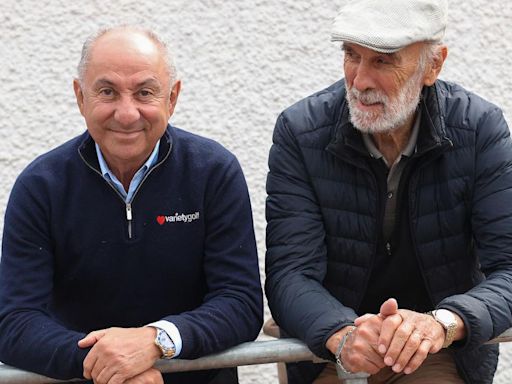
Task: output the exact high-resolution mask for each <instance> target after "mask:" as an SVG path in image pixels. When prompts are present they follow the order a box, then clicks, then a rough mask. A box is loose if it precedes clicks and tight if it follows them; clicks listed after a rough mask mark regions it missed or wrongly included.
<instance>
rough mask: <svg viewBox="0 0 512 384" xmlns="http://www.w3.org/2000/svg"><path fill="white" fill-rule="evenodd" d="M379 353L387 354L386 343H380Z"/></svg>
mask: <svg viewBox="0 0 512 384" xmlns="http://www.w3.org/2000/svg"><path fill="white" fill-rule="evenodd" d="M379 353H381V354H385V353H386V347H385V346H384V344H381V345H379Z"/></svg>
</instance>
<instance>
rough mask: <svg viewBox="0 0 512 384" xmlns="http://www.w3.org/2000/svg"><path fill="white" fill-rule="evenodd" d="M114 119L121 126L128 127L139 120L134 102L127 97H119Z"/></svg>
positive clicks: (138, 112) (138, 113)
mask: <svg viewBox="0 0 512 384" xmlns="http://www.w3.org/2000/svg"><path fill="white" fill-rule="evenodd" d="M114 119H115V120H116V121H117V122H118V123H120V124H121V125H123V126H129V125H131V124H133V123H135V122H137V121H138V120H139V119H140V111H139V109H138V107H137V104H136V102H135V100H133V99H132V98H131V97H129V96H123V97H121V98H120V99H119V100H118V102H117V105H116V110H115V112H114Z"/></svg>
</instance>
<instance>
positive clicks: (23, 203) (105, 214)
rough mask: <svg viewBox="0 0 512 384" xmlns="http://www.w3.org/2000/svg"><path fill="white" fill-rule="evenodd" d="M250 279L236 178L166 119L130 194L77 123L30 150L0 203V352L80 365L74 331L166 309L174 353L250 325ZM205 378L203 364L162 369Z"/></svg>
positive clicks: (254, 310)
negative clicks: (70, 134) (105, 170)
mask: <svg viewBox="0 0 512 384" xmlns="http://www.w3.org/2000/svg"><path fill="white" fill-rule="evenodd" d="M262 312H263V311H262V292H261V285H260V279H259V271H258V259H257V254H256V245H255V239H254V230H253V223H252V214H251V207H250V201H249V195H248V191H247V186H246V182H245V179H244V176H243V174H242V171H241V168H240V166H239V164H238V161H237V160H236V158H235V157H234V156H233V155H232V154H231V153H229V152H228V151H227V150H226V149H224V148H223V147H222V146H220V145H219V144H217V143H216V142H214V141H212V140H208V139H205V138H202V137H199V136H196V135H193V134H191V133H187V132H185V131H182V130H180V129H177V128H174V127H171V126H168V127H167V131H166V132H165V134H164V136H163V137H162V140H161V149H160V154H159V158H158V161H157V163H156V164H155V166H154V167H153V168H152V169H151V170H150V171H149V172H148V174H147V175H146V177H145V179H144V180H143V181H142V183H141V185H140V186H139V188H138V190H137V191H136V193H135V196H134V198H133V200H132V203H131V205H130V206H128V205H126V204H125V202H124V200H123V199H122V197H121V196H120V195H119V194H118V193H117V192H116V191H115V190H114V188H113V187H112V186H111V185H109V184H108V183H107V182H106V181H105V180H104V179H103V177H102V176H101V174H100V172H99V165H98V160H97V156H96V153H95V149H94V141H93V140H92V138H91V137H90V136H89V134H88V133H87V132H86V133H84V134H83V135H81V136H79V137H77V138H75V139H73V140H71V141H69V142H67V143H65V144H63V145H62V146H60V147H58V148H56V149H54V150H52V151H50V152H49V153H47V154H45V155H43V156H41V157H39V158H38V159H36V160H35V161H34V162H33V163H32V164H30V165H29V166H28V167H27V168H26V169H25V170H24V171H23V172H22V173H21V175H20V176H19V177H18V179H17V181H16V183H15V185H14V187H13V190H12V193H11V196H10V200H9V203H8V207H7V211H6V215H5V224H4V235H3V244H2V258H1V263H0V335H1V337H0V360H1V361H3V362H4V363H6V364H9V365H13V366H16V367H19V368H22V369H26V370H30V371H34V372H37V373H41V374H44V375H47V376H50V377H55V378H61V379H68V378H73V377H82V371H83V367H82V363H83V360H84V358H85V356H86V354H87V352H88V349H80V348H78V346H77V342H78V340H79V339H81V338H82V337H83V336H84V335H85V334H86V333H88V332H90V331H92V330H96V329H101V328H107V327H112V326H117V327H140V326H143V325H145V324H148V323H151V322H153V321H157V320H161V319H164V320H168V321H171V322H172V323H174V324H175V325H176V326H177V328H178V329H179V331H180V334H181V336H182V339H183V349H182V351H181V355H180V358H186V359H191V358H197V357H199V356H203V355H206V354H210V353H213V352H217V351H220V350H223V349H225V348H228V347H231V346H234V345H236V344H239V343H241V342H244V341H249V340H252V339H254V338H255V337H256V336H257V335H258V332H259V329H260V327H261V323H262V317H263V313H262ZM166 376H167V377H166V382H172V383H181V382H183V383H207V382H209V381H210V379H211V378H212V377H214V376H215V372H212V371H204V372H195V373H185V374H173V375H166Z"/></svg>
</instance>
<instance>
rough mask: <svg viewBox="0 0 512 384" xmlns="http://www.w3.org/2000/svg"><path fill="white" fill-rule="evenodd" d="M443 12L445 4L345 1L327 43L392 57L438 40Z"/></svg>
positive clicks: (431, 0)
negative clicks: (345, 44) (418, 44)
mask: <svg viewBox="0 0 512 384" xmlns="http://www.w3.org/2000/svg"><path fill="white" fill-rule="evenodd" d="M447 11H448V5H447V1H446V0H387V1H385V0H356V1H351V0H348V1H347V5H345V6H344V7H342V8H341V9H340V11H339V12H338V15H337V16H336V19H335V20H334V23H333V28H332V35H331V40H332V41H342V42H347V43H354V44H358V45H362V46H363V47H366V48H370V49H372V50H374V51H377V52H383V53H392V52H396V51H398V50H400V49H402V48H404V47H405V46H407V45H410V44H413V43H416V42H419V41H439V40H441V39H442V38H443V36H444V31H445V29H446V19H447Z"/></svg>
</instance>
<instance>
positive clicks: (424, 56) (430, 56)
mask: <svg viewBox="0 0 512 384" xmlns="http://www.w3.org/2000/svg"><path fill="white" fill-rule="evenodd" d="M442 46H443V43H442V42H441V41H428V42H425V45H424V46H423V47H422V50H421V52H420V56H419V58H418V69H419V70H420V71H424V70H425V68H426V67H427V64H428V63H432V62H433V61H434V60H435V59H436V58H437V57H438V56H439V55H440V54H441V47H442Z"/></svg>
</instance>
